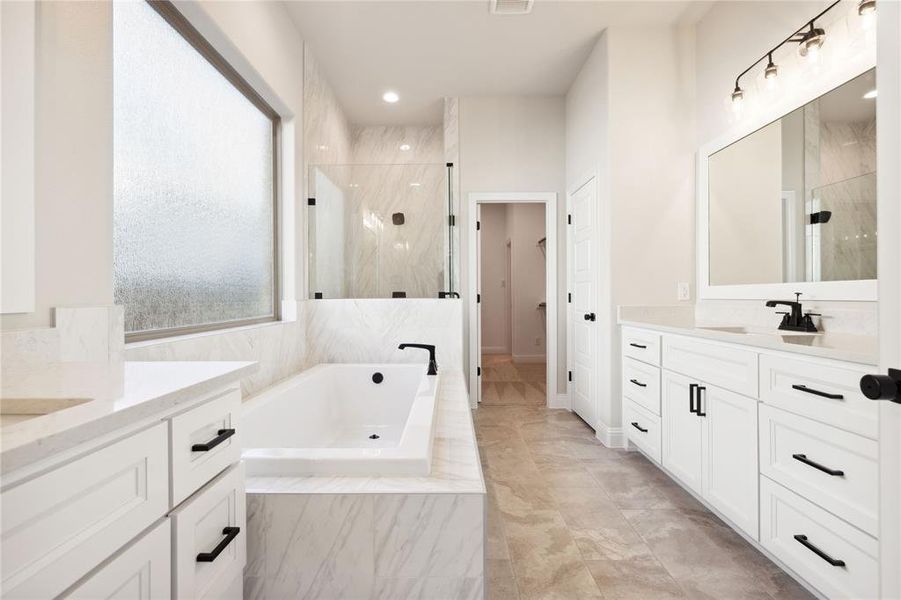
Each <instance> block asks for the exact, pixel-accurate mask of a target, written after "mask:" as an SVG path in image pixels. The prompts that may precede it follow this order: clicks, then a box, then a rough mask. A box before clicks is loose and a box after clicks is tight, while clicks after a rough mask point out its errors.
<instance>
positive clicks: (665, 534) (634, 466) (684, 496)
mask: <svg viewBox="0 0 901 600" xmlns="http://www.w3.org/2000/svg"><path fill="white" fill-rule="evenodd" d="M473 414H474V419H475V424H476V435H477V437H478V440H479V450H480V454H481V457H482V462H483V466H484V472H485V477H486V481H487V486H488V509H487V529H488V539H487V546H486V580H487V581H486V592H487V595H486V597H487V598H488V599H489V600H511V599H539V598H540V599H561V600H562V599H580V600H582V599H589V598H591V599H594V598H599V599H606V600H620V599H622V600H626V599H634V600H651V599H657V598H659V599H670V598H691V599H698V598H717V599H730V600H731V599H745V598H748V599H759V600H776V599H787V598H812V596H811V595H810V594H809V593H808V592H807V591H806V590H805V589H804V588H802V587H801V586H800V585H799V584H798V583H797V582H795V581H794V580H793V579H791V577H789V576H788V575H787V574H786V573H784V572H783V571H782V570H781V569H780V568H779V567H778V566H776V565H775V564H774V563H772V562H771V561H770V560H769V559H767V558H766V557H765V556H764V555H763V554H761V553H760V552H758V551H757V550H756V549H754V548H753V547H752V546H751V545H750V544H748V543H747V542H746V541H745V540H744V539H743V538H741V537H740V536H739V535H738V534H737V533H735V532H734V531H733V530H732V529H730V528H729V527H728V526H727V525H726V524H725V523H723V522H722V521H720V520H719V519H718V518H717V517H716V516H715V515H714V514H712V513H711V512H710V511H708V510H707V509H706V508H704V506H702V505H701V504H700V503H699V502H698V501H697V500H695V499H694V498H693V497H692V496H691V495H690V494H688V493H687V492H685V491H684V490H683V489H682V488H681V487H679V486H678V485H677V484H675V483H674V482H673V481H672V480H670V479H669V478H668V477H667V476H666V475H665V474H664V473H663V472H662V471H660V470H659V469H657V467H655V466H654V465H653V464H652V463H650V462H649V461H648V460H647V459H646V458H644V457H643V455H641V454H640V453H638V452H628V451H624V450H613V449H609V448H606V447H604V446H603V445H601V443H600V442H598V441H597V439H595V437H594V433H593V432H592V431H591V429H589V428H588V426H586V425H585V424H584V423H583V422H582V421H581V420H580V419H579V418H578V417H576V416H575V415H574V414H572V413H570V412H568V411H563V410H547V409H545V408H533V407H523V406H496V407H486V406H482V407H480V408H479V409H478V410H477V411H475V412H474V413H473Z"/></svg>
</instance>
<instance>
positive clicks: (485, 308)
mask: <svg viewBox="0 0 901 600" xmlns="http://www.w3.org/2000/svg"><path fill="white" fill-rule="evenodd" d="M481 222H482V230H481V231H482V234H481V238H480V239H481V243H482V247H481V251H482V254H481V257H480V258H481V265H480V269H481V270H480V273H479V274H480V275H481V279H482V285H481V294H482V337H481V343H482V353H483V354H509V353H510V352H512V348H511V345H510V311H509V307H508V306H507V291H508V290H509V289H510V288H509V286H510V282H509V281H507V240H508V239H509V237H508V232H507V230H508V224H507V205H506V204H485V205H483V206H482V212H481Z"/></svg>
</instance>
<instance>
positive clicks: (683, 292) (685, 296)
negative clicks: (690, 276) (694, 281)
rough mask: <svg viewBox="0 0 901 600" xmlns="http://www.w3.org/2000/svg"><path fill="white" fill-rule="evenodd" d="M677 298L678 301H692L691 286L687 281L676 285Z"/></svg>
mask: <svg viewBox="0 0 901 600" xmlns="http://www.w3.org/2000/svg"><path fill="white" fill-rule="evenodd" d="M676 298H677V299H678V300H691V286H690V285H689V284H688V282H687V281H680V282H679V283H677V284H676Z"/></svg>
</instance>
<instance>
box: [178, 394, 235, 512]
mask: <svg viewBox="0 0 901 600" xmlns="http://www.w3.org/2000/svg"><path fill="white" fill-rule="evenodd" d="M240 413H241V392H240V391H239V390H237V389H235V390H229V391H228V392H226V393H224V394H222V395H221V396H218V397H217V398H215V399H213V400H210V401H209V402H205V403H203V404H201V405H200V406H196V407H194V408H192V409H191V410H189V411H187V412H184V413H181V414H180V415H176V416H175V417H173V418H172V421H171V427H172V431H171V436H170V437H171V443H172V449H171V452H172V504H171V506H177V505H178V504H179V503H180V502H182V501H183V500H184V499H185V498H187V497H188V496H190V495H191V494H193V493H194V492H195V491H196V490H197V489H198V488H200V487H201V486H202V485H204V484H205V483H206V482H207V481H209V480H210V479H212V478H213V477H215V476H216V475H218V474H219V473H221V472H222V471H223V470H225V469H226V468H228V466H229V465H231V464H233V463H236V462H238V461H239V460H241V440H240V431H239V430H238V417H239V415H240ZM205 447H206V448H208V449H207V450H205V449H204V448H205Z"/></svg>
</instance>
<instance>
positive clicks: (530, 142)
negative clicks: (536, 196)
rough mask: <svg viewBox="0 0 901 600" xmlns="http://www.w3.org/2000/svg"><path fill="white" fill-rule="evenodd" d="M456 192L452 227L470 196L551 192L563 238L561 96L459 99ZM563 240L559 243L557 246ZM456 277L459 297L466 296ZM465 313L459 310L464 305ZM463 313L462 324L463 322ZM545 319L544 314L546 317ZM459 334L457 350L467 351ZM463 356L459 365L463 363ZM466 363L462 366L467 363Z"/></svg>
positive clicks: (561, 355)
mask: <svg viewBox="0 0 901 600" xmlns="http://www.w3.org/2000/svg"><path fill="white" fill-rule="evenodd" d="M459 103H460V107H459V111H460V123H459V127H460V129H459V137H460V192H461V198H462V199H463V203H462V210H461V213H462V214H461V216H460V217H459V218H458V219H457V222H458V223H467V222H468V221H467V219H468V218H469V217H468V200H467V194H469V193H471V192H556V193H557V205H558V206H557V219H558V223H559V226H558V239H559V240H565V239H566V238H565V229H564V228H565V227H566V225H565V223H566V218H565V176H564V168H565V165H564V154H565V100H564V98H563V97H562V96H529V97H523V96H516V97H510V96H508V97H466V98H460V101H459ZM472 233H473V232H469V231H466V230H464V231H463V233H462V239H461V243H460V246H461V251H462V252H461V253H462V256H461V264H464V265H465V264H468V253H467V245H468V243H469V241H468V240H469V238H468V236H469V235H471V234H472ZM562 243H563V242H562V241H561V244H562ZM564 248H565V247H564V246H562V245H561V247H560V249H559V250H558V261H557V273H558V286H557V287H558V292H559V293H558V306H560V310H559V314H558V315H557V323H558V332H559V333H558V336H557V337H558V340H557V348H558V354H557V356H558V360H557V369H558V379H557V381H558V388H559V389H558V391H565V381H566V377H565V374H566V342H565V339H566V338H565V336H566V326H565V325H566V320H565V315H566V312H565V306H566V303H565V299H566V296H565V294H566V290H565V285H566V284H565V280H566V277H565V272H566V262H565V261H566V253H565V251H564ZM468 292H469V290H468V283H467V279H466V277H465V276H464V277H461V294H462V295H463V296H464V297H466V295H467V294H468ZM464 310H465V307H464ZM468 318H469V316H468V314H465V315H464V323H467V322H468ZM549 318H550V316H549ZM468 337H469V336H468V332H467V331H464V343H463V348H464V349H467V348H469V341H468ZM468 360H469V358H468V356H467V357H465V361H468ZM467 364H468V363H467Z"/></svg>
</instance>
